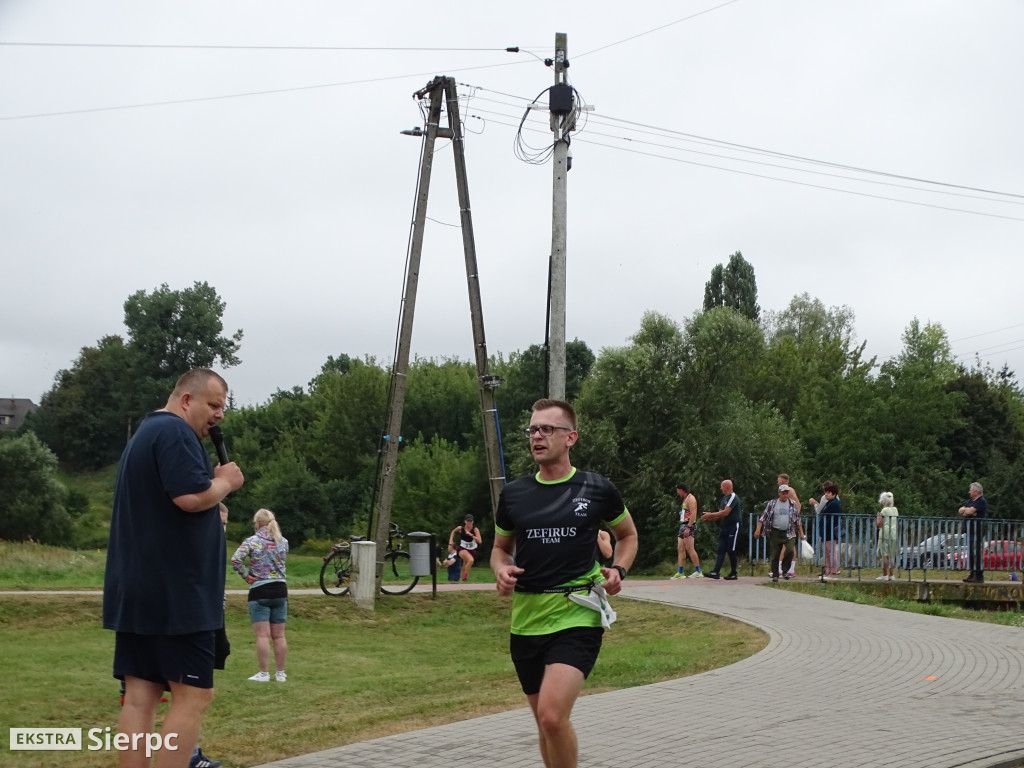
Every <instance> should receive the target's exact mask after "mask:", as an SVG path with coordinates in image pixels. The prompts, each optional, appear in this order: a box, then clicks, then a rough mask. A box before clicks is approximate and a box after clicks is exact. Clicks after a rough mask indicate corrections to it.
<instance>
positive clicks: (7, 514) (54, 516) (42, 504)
mask: <svg viewBox="0 0 1024 768" xmlns="http://www.w3.org/2000/svg"><path fill="white" fill-rule="evenodd" d="M56 472H57V457H56V456H55V455H54V454H53V451H51V450H50V449H49V448H47V447H46V446H45V445H43V443H42V442H41V441H40V440H39V438H38V437H36V436H35V435H34V434H33V433H31V432H26V433H25V434H23V435H21V436H20V437H16V438H8V439H4V440H0V539H9V540H11V541H29V540H33V541H38V542H40V543H43V544H58V545H61V544H68V543H70V541H71V535H72V525H71V516H70V515H69V514H68V513H67V511H66V510H65V509H64V498H65V497H66V495H67V491H66V489H65V488H64V486H63V485H61V484H60V483H59V482H57V478H56Z"/></svg>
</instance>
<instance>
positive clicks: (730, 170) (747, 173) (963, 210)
mask: <svg viewBox="0 0 1024 768" xmlns="http://www.w3.org/2000/svg"><path fill="white" fill-rule="evenodd" d="M481 111H486V110H481ZM469 117H479V116H478V115H474V114H471V115H469ZM480 119H483V118H480ZM491 122H493V123H495V124H497V125H504V126H507V127H510V128H516V127H518V126H517V125H515V124H513V123H503V122H502V121H500V120H494V119H492V120H491ZM528 130H533V131H537V132H544V131H543V130H542V129H540V128H529V129H528ZM573 141H576V142H582V143H584V144H590V145H593V146H597V147H605V148H607V149H614V150H618V151H620V152H630V153H633V154H638V155H644V156H646V157H653V158H657V159H660V160H668V161H671V162H675V163H684V164H686V165H695V166H697V167H700V168H709V169H711V170H716V171H725V172H726V173H737V174H740V175H742V176H752V177H754V178H759V179H766V180H768V181H779V182H782V183H784V184H796V185H798V186H802V187H810V188H812V189H823V190H827V191H829V192H839V193H841V194H847V195H857V196H858V197H869V198H874V199H876V200H886V201H888V202H893V203H904V204H906V205H916V206H920V207H922V208H936V209H938V210H942V211H952V212H954V213H967V214H973V215H975V216H986V217H989V218H996V219H1007V220H1010V221H1024V217H1018V216H1007V215H1003V214H998V213H987V212H985V211H975V210H970V209H967V208H954V207H952V206H946V205H937V204H935V203H924V202H920V201H916V200H906V199H904V198H899V197H888V196H886V195H875V194H871V193H870V192H858V191H856V190H852V189H841V188H839V187H830V186H826V185H824V184H812V183H811V182H808V181H798V180H796V179H785V178H782V177H779V176H770V175H768V174H763V173H754V172H753V171H743V170H739V169H737V168H726V167H723V166H720V165H712V164H710V163H701V162H697V161H696V160H684V159H682V158H679V157H669V156H667V155H660V154H657V153H655V152H644V151H642V150H639V149H631V148H628V147H621V146H616V145H614V144H606V143H603V142H600V141H592V140H590V139H586V138H583V137H580V136H577V137H576V138H575V139H573ZM734 159H738V158H734ZM740 162H744V161H742V160H740ZM789 170H799V169H789ZM853 181H861V180H859V179H853ZM920 191H922V192H924V191H927V190H920ZM994 202H1000V201H994Z"/></svg>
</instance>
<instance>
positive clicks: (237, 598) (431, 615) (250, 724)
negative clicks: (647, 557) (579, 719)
mask: <svg viewBox="0 0 1024 768" xmlns="http://www.w3.org/2000/svg"><path fill="white" fill-rule="evenodd" d="M100 605H101V600H100V598H99V597H98V596H89V595H24V596H4V597H0V639H2V643H3V647H4V662H5V674H4V685H3V686H2V687H0V733H3V734H4V735H5V737H6V734H7V729H8V728H9V727H44V726H49V727H82V728H84V729H86V730H87V729H89V728H100V729H103V728H106V727H108V726H110V727H111V728H113V727H115V726H116V723H117V717H118V714H119V706H118V697H117V694H118V683H117V681H115V680H114V679H113V678H111V676H110V665H111V659H112V653H113V634H112V633H111V632H108V631H105V630H103V629H101V628H100V623H99V614H100ZM616 609H617V610H618V612H619V621H618V622H617V623H616V625H615V627H614V629H613V630H612V631H610V632H608V633H607V634H606V636H605V637H606V639H605V647H604V650H603V651H602V653H601V658H600V661H599V662H598V665H597V667H596V668H595V670H594V672H593V674H592V675H591V677H590V679H589V681H588V682H587V687H586V692H587V693H594V692H599V691H606V690H612V689H616V688H621V687H629V686H635V685H642V684H646V683H651V682H656V681H659V680H666V679H672V678H676V677H682V676H685V675H690V674H696V673H698V672H703V671H706V670H707V669H711V668H716V667H720V666H725V665H727V664H731V663H733V662H735V661H739V660H741V659H743V658H746V657H747V656H749V655H751V654H752V653H755V652H756V651H758V650H760V649H761V648H763V647H764V645H765V644H766V642H767V638H766V637H765V635H764V634H763V633H762V632H760V631H759V630H757V629H755V628H753V627H750V626H748V625H745V624H740V623H737V622H734V621H731V620H728V619H724V618H721V617H716V616H711V615H709V614H703V613H698V612H693V611H687V610H683V609H678V608H672V607H668V606H663V605H659V604H655V603H645V602H639V601H629V600H618V601H616ZM508 610H509V601H508V600H507V599H506V598H501V597H500V596H499V595H498V594H497V593H496V592H493V591H482V592H448V593H442V594H439V595H438V597H437V599H436V600H434V599H432V598H431V597H430V595H429V594H421V595H409V596H404V597H385V598H382V599H381V600H380V601H378V604H377V608H376V610H375V611H373V612H367V611H363V610H361V609H359V608H357V607H356V606H355V604H354V602H353V601H352V600H350V599H345V598H341V599H339V598H328V597H326V596H324V595H293V596H292V597H291V598H289V616H288V629H287V634H288V641H289V661H288V672H289V680H288V682H287V683H286V684H283V685H282V684H278V683H274V682H271V683H269V684H265V685H263V686H262V687H260V688H258V689H257V688H256V687H255V686H257V685H259V684H257V683H250V682H248V681H247V680H246V678H247V677H248V676H249V675H251V674H252V673H253V672H255V671H256V665H255V650H254V647H255V646H254V639H253V635H252V631H251V629H250V626H249V619H248V614H247V611H246V601H245V596H244V595H230V596H229V597H228V610H227V626H228V635H229V637H230V638H231V641H232V654H231V656H230V657H229V659H228V662H227V669H226V670H225V671H224V672H217V673H216V684H217V694H216V697H215V699H214V703H213V706H212V707H211V708H210V711H209V712H208V713H207V716H206V719H205V721H204V726H203V737H202V744H203V748H204V751H206V752H208V753H209V754H210V755H212V756H213V757H215V758H216V759H218V760H222V761H223V762H224V764H225V766H243V765H251V764H254V763H259V762H265V761H269V760H275V759H279V758H284V757H287V756H290V755H296V754H304V753H308V752H313V751H316V750H320V749H327V748H330V747H333V746H339V745H342V744H347V743H351V742H355V741H361V740H364V739H369V738H374V737H378V736H382V735H386V734H390V733H399V732H404V731H407V730H411V729H414V728H422V727H427V726H431V725H439V724H442V723H446V722H453V721H458V720H464V719H466V718H469V717H476V716H479V715H483V714H487V713H492V712H498V711H504V710H507V709H510V708H515V707H521V706H524V705H525V701H524V699H523V696H522V692H521V691H520V689H519V686H518V683H517V681H516V679H515V673H514V671H513V669H512V665H511V662H510V661H509V659H508V653H507V647H508ZM695 638H696V639H699V640H698V641H697V642H695V641H694V640H695ZM709 650H713V651H714V653H709V652H708V651H709ZM257 691H258V692H259V694H260V695H258V696H255V695H253V694H254V693H256V692H257ZM165 706H166V705H162V706H161V711H164V710H163V707H165ZM6 747H7V745H4V746H3V748H4V754H5V761H4V764H5V765H10V766H17V768H42V767H43V766H47V767H49V766H83V768H92V767H93V766H101V765H103V766H107V765H110V764H112V762H113V760H112V759H111V756H110V755H109V754H107V753H104V752H102V751H100V752H89V751H82V752H8V751H7V748H6Z"/></svg>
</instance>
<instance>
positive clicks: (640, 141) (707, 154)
mask: <svg viewBox="0 0 1024 768" xmlns="http://www.w3.org/2000/svg"><path fill="white" fill-rule="evenodd" d="M480 100H481V101H493V100H492V99H484V98H481V99H480ZM497 103H503V102H497ZM510 106H511V105H510ZM477 111H478V112H483V113H485V114H492V115H499V116H501V117H509V118H511V117H513V116H512V115H508V114H506V113H504V112H496V111H492V110H487V109H480V108H479V107H478V108H477ZM589 120H590V121H591V122H595V123H598V124H600V119H597V118H594V117H590V118H589ZM587 135H597V136H604V137H606V138H610V139H616V140H620V141H628V142H630V143H635V144H644V145H647V146H652V147H659V148H662V149H669V150H674V151H677V152H688V153H691V154H696V155H702V156H705V157H714V158H718V159H721V160H732V161H735V162H740V163H749V164H752V165H760V166H765V167H768V168H778V169H781V170H787V171H793V172H795V173H809V174H813V175H816V176H826V177H829V178H834V179H843V180H846V181H853V182H858V183H864V184H878V185H882V186H886V187H894V188H897V189H907V190H911V191H914V192H925V193H928V194H935V195H950V196H953V197H963V198H967V199H971V200H982V201H985V202H991V203H1002V204H1005V205H1024V200H1020V201H1018V200H1000V199H998V198H993V197H982V196H980V195H970V194H966V193H964V192H953V191H950V190H945V189H927V188H925V187H916V186H911V185H909V184H897V183H895V182H891V181H881V180H878V179H861V178H857V177H855V176H845V175H843V174H838V173H828V172H826V171H815V170H810V169H806V168H797V167H794V166H791V165H780V164H777V163H768V162H763V161H759V160H749V159H746V158H742V157H733V156H731V155H721V154H716V153H714V152H702V151H700V150H695V149H687V148H685V147H677V146H673V145H670V144H659V143H657V142H650V141H644V140H643V139H633V138H630V137H629V136H617V135H614V134H609V133H602V132H601V131H594V130H588V131H587ZM517 141H518V140H517ZM516 154H517V156H519V152H518V151H517V153H516ZM819 164H820V165H823V166H828V165H829V164H828V163H824V162H821V163H819ZM944 186H947V185H944Z"/></svg>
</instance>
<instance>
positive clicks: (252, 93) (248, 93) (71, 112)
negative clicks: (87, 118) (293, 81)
mask: <svg viewBox="0 0 1024 768" xmlns="http://www.w3.org/2000/svg"><path fill="white" fill-rule="evenodd" d="M530 63H532V62H530V61H526V60H523V61H506V62H502V63H501V64H481V65H480V66H476V67H462V68H461V69H451V68H448V71H451V72H459V71H469V70H476V69H491V68H493V67H512V66H517V65H520V64H530ZM435 71H436V70H431V71H430V72H414V73H411V74H405V75H390V76H387V77H372V78H367V79H365V80H347V81H343V82H338V83H321V84H319V85H301V86H296V87H293V88H274V89H271V90H266V91H246V92H244V93H227V94H220V95H218V96H197V97H193V98H188V99H168V100H166V101H150V102H144V103H140V104H116V105H114V106H110V107H87V108H85V109H66V110H61V111H58V112H36V113H32V114H25V115H5V116H0V121H4V120H31V119H34V118H40V117H61V116H65V115H86V114H92V113H95V112H116V111H120V110H126V109H147V108H149V107H167V106H173V105H176V104H198V103H202V102H206V101H224V100H227V99H244V98H247V97H250V96H271V95H275V94H281V93H299V92H301V91H315V90H318V89H322V88H340V87H342V86H346V85H365V84H367V83H382V82H387V81H389V80H406V79H409V78H413V77H431V76H433V75H434V73H435Z"/></svg>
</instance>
